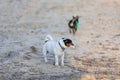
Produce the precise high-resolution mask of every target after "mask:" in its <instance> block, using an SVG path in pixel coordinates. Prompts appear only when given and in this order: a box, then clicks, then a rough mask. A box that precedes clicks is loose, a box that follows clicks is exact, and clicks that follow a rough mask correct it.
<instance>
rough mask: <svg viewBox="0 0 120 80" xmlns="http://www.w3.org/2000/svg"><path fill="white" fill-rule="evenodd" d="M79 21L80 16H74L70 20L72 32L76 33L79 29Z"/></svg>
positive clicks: (69, 24)
mask: <svg viewBox="0 0 120 80" xmlns="http://www.w3.org/2000/svg"><path fill="white" fill-rule="evenodd" d="M78 22H79V16H73V18H72V19H71V20H70V21H69V23H68V26H69V31H70V33H73V34H74V35H75V33H76V31H77V29H78Z"/></svg>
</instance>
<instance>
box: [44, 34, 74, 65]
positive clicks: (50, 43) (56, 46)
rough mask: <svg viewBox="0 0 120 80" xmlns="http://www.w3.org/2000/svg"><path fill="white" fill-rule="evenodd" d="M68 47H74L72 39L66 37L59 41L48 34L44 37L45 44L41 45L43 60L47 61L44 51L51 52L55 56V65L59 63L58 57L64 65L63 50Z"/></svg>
mask: <svg viewBox="0 0 120 80" xmlns="http://www.w3.org/2000/svg"><path fill="white" fill-rule="evenodd" d="M69 47H74V44H73V43H72V40H70V39H68V38H62V39H60V40H59V41H54V40H53V38H52V37H51V36H50V35H47V36H46V38H45V44H44V46H43V55H44V60H45V62H48V60H47V56H46V53H52V54H54V57H55V65H56V66H58V65H59V57H60V58H61V65H62V66H64V50H65V49H66V48H69Z"/></svg>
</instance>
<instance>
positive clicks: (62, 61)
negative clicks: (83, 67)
mask: <svg viewBox="0 0 120 80" xmlns="http://www.w3.org/2000/svg"><path fill="white" fill-rule="evenodd" d="M61 66H64V53H63V54H62V56H61Z"/></svg>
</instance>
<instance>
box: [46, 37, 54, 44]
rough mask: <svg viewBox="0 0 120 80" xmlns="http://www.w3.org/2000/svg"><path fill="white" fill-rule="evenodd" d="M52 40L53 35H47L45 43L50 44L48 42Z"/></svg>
mask: <svg viewBox="0 0 120 80" xmlns="http://www.w3.org/2000/svg"><path fill="white" fill-rule="evenodd" d="M51 40H53V38H52V36H51V35H47V36H46V37H45V43H46V42H48V41H51Z"/></svg>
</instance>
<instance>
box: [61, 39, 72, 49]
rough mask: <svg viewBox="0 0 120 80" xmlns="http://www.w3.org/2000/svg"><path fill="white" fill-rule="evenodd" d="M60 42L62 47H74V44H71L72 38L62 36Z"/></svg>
mask: <svg viewBox="0 0 120 80" xmlns="http://www.w3.org/2000/svg"><path fill="white" fill-rule="evenodd" d="M60 44H61V46H62V47H63V48H70V47H72V48H74V44H73V42H72V40H71V39H68V38H62V39H61V40H60Z"/></svg>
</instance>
